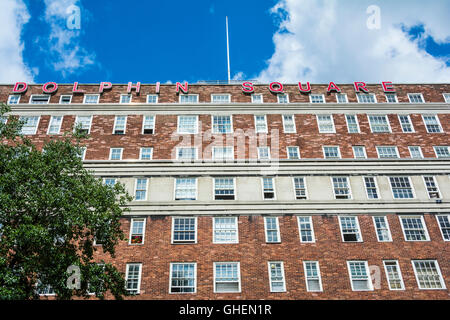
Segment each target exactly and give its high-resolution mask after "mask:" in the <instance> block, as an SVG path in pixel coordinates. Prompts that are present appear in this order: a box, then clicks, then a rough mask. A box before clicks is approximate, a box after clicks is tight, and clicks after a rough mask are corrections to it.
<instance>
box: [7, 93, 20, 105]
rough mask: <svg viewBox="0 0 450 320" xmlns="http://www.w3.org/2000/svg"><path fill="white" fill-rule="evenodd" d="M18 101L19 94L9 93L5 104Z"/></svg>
mask: <svg viewBox="0 0 450 320" xmlns="http://www.w3.org/2000/svg"><path fill="white" fill-rule="evenodd" d="M19 101H20V95H18V94H14V95H10V96H9V97H8V103H7V104H18V103H19Z"/></svg>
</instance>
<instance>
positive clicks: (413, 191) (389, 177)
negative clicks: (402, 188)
mask: <svg viewBox="0 0 450 320" xmlns="http://www.w3.org/2000/svg"><path fill="white" fill-rule="evenodd" d="M391 178H408V182H409V186H410V187H411V193H412V195H413V197H412V198H396V197H395V194H394V189H393V188H392V183H391ZM388 181H389V186H390V188H391V194H392V198H394V200H410V199H416V192H415V190H414V186H413V184H412V183H411V177H409V176H388Z"/></svg>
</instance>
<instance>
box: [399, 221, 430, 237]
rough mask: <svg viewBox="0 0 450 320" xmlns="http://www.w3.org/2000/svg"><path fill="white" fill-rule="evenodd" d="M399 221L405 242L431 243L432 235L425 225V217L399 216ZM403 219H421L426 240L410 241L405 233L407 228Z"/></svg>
mask: <svg viewBox="0 0 450 320" xmlns="http://www.w3.org/2000/svg"><path fill="white" fill-rule="evenodd" d="M398 218H399V220H400V225H401V227H402V232H403V238H404V239H405V241H408V242H416V241H417V242H425V241H430V235H429V233H428V228H427V225H426V224H425V219H424V218H423V215H400V216H398ZM402 218H420V220H421V222H422V226H423V231H424V235H425V239H424V240H408V239H407V237H406V232H405V227H404V225H403V220H402Z"/></svg>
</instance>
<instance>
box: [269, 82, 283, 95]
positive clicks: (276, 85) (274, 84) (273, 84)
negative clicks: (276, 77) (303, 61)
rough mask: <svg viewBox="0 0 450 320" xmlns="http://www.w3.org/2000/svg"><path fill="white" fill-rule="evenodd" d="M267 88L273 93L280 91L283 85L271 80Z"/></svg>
mask: <svg viewBox="0 0 450 320" xmlns="http://www.w3.org/2000/svg"><path fill="white" fill-rule="evenodd" d="M269 90H270V91H271V92H273V93H282V92H283V85H282V84H281V83H279V82H271V83H270V84H269Z"/></svg>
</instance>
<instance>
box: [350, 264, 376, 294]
mask: <svg viewBox="0 0 450 320" xmlns="http://www.w3.org/2000/svg"><path fill="white" fill-rule="evenodd" d="M353 262H356V263H361V262H364V269H365V271H366V275H367V282H368V284H369V288H368V289H358V290H355V288H354V287H353V278H352V271H351V268H350V264H351V263H353ZM347 268H348V275H349V278H350V285H351V287H352V291H373V283H372V279H371V276H370V269H369V265H368V263H367V261H362V260H350V261H347Z"/></svg>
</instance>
